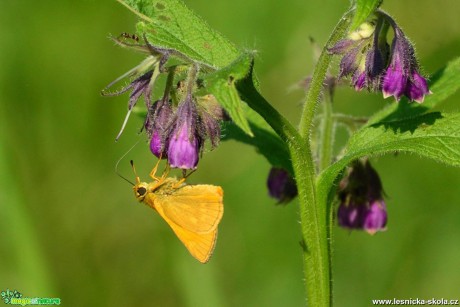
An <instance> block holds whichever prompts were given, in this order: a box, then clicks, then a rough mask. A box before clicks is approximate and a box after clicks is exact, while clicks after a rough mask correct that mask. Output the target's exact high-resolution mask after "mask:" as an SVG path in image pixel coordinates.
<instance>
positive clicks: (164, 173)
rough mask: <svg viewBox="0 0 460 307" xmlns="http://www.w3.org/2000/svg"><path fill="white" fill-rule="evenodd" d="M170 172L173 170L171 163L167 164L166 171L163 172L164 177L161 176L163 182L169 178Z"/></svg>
mask: <svg viewBox="0 0 460 307" xmlns="http://www.w3.org/2000/svg"><path fill="white" fill-rule="evenodd" d="M170 170H171V167H170V166H169V163H166V166H165V170H164V171H163V175H161V178H160V180H162V181H163V180H165V179H166V178H167V177H168V175H169V171H170Z"/></svg>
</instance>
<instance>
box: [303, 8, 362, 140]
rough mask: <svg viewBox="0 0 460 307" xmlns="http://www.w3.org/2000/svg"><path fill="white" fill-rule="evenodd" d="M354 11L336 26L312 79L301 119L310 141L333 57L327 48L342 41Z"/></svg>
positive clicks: (306, 137) (305, 135)
mask: <svg viewBox="0 0 460 307" xmlns="http://www.w3.org/2000/svg"><path fill="white" fill-rule="evenodd" d="M352 13H353V11H351V10H350V11H347V12H346V13H345V14H344V15H343V16H342V18H341V19H340V21H339V23H338V24H337V25H336V26H335V29H334V31H333V32H332V34H331V36H330V37H329V40H328V41H327V43H326V46H325V47H324V48H323V51H322V52H321V55H320V56H319V59H318V63H317V64H316V67H315V71H314V72H313V77H312V79H311V83H310V88H309V90H308V92H307V96H306V97H305V103H304V107H303V110H302V115H301V118H300V126H299V129H300V135H301V136H302V137H303V138H305V139H308V138H309V137H310V131H311V127H312V121H313V117H314V114H315V109H316V103H317V102H318V101H319V98H320V95H321V91H322V89H323V81H324V78H325V77H326V72H327V69H328V67H329V64H330V62H331V59H332V55H331V54H329V53H328V51H327V48H329V47H331V46H333V45H334V44H335V43H336V42H337V41H338V40H339V39H341V38H342V37H343V36H344V34H345V33H346V31H347V29H348V27H349V26H350V22H351V16H352Z"/></svg>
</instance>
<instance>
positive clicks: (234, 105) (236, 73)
mask: <svg viewBox="0 0 460 307" xmlns="http://www.w3.org/2000/svg"><path fill="white" fill-rule="evenodd" d="M251 62H252V54H251V53H244V54H243V55H242V56H240V58H238V59H237V60H236V61H235V62H233V63H232V64H231V65H229V66H227V67H224V68H222V69H220V70H218V71H216V72H214V73H212V74H208V75H207V76H206V77H205V85H206V88H207V89H208V91H209V92H210V93H211V94H213V95H214V97H215V98H216V99H217V101H218V102H219V103H220V104H221V105H222V107H223V108H224V109H225V110H226V111H227V112H228V114H229V115H230V117H231V119H232V120H233V122H234V123H235V124H236V125H237V126H238V127H239V128H240V129H241V130H242V131H244V132H245V133H246V134H248V135H249V136H253V133H252V132H251V128H250V126H249V123H248V120H247V119H246V117H247V114H246V113H247V112H246V111H245V109H243V107H244V104H245V103H244V102H242V101H241V99H240V96H239V94H238V91H237V89H236V86H235V82H236V81H238V80H241V79H243V78H244V77H246V75H247V74H248V73H249V69H250V67H251Z"/></svg>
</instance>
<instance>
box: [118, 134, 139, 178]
mask: <svg viewBox="0 0 460 307" xmlns="http://www.w3.org/2000/svg"><path fill="white" fill-rule="evenodd" d="M139 142H140V139H139V140H137V142H136V143H135V144H134V145H133V146H131V148H130V149H128V151H127V152H126V153H125V154H124V155H123V156H121V158H120V159H118V161H117V164H115V173H116V174H117V175H118V176H119V177H120V178H122V179H124V180H126V181H127V182H129V183H130V184H131V185H134V183H133V182H132V181H131V180H129V179H127V178H126V177H125V176H123V175H122V174H120V172H119V170H118V165H119V164H120V162H121V160H123V159H124V158H125V157H126V156H127V155H128V154H129V153H130V152H131V150H133V148H134V147H135V146H136V145H137V144H138V143H139ZM131 162H132V161H131Z"/></svg>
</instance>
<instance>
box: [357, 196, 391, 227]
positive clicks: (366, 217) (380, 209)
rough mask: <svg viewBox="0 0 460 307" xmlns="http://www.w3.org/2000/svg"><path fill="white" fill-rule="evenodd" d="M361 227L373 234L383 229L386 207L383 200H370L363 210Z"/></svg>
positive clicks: (385, 222) (385, 221)
mask: <svg viewBox="0 0 460 307" xmlns="http://www.w3.org/2000/svg"><path fill="white" fill-rule="evenodd" d="M362 223H363V224H362V228H363V229H364V230H365V231H366V232H367V233H369V234H371V235H373V234H375V233H376V232H377V231H382V230H385V226H386V225H387V209H386V206H385V203H384V202H383V200H377V201H374V202H371V203H370V204H369V205H368V207H366V210H365V211H364V212H363V221H362Z"/></svg>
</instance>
